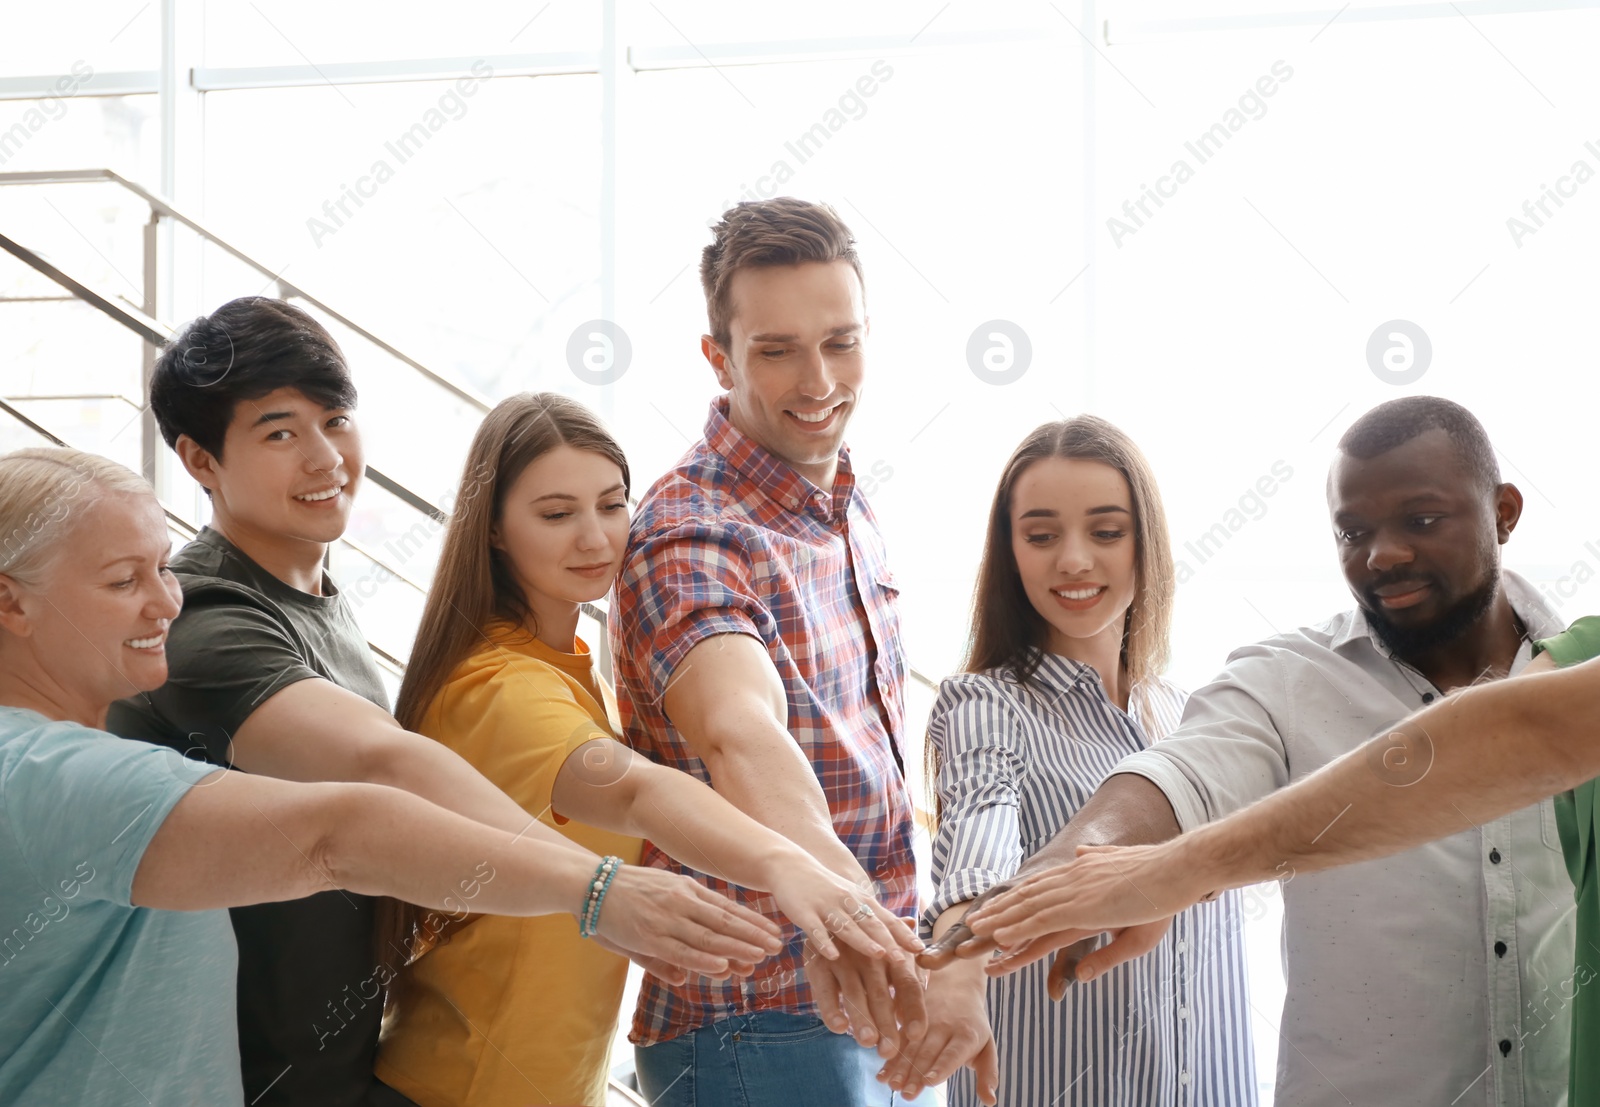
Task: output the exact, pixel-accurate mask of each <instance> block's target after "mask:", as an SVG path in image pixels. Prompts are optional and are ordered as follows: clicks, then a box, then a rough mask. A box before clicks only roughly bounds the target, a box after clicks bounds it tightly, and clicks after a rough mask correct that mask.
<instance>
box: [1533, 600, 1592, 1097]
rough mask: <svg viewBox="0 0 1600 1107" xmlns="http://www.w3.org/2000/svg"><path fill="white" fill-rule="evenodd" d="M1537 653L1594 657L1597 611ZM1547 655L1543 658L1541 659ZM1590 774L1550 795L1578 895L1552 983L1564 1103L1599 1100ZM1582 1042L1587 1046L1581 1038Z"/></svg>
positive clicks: (1558, 663) (1572, 660) (1562, 663)
mask: <svg viewBox="0 0 1600 1107" xmlns="http://www.w3.org/2000/svg"><path fill="white" fill-rule="evenodd" d="M1533 652H1534V653H1535V654H1536V655H1538V656H1537V658H1536V660H1535V661H1534V662H1533V664H1532V665H1530V666H1529V667H1528V672H1535V671H1538V670H1545V669H1552V668H1557V667H1560V668H1565V667H1566V666H1568V665H1576V664H1578V663H1579V662H1581V661H1588V660H1590V659H1591V658H1595V657H1600V616H1594V615H1589V616H1585V617H1584V618H1582V619H1579V620H1578V621H1577V622H1575V623H1573V624H1572V625H1571V626H1570V627H1568V628H1567V630H1566V633H1564V634H1558V635H1556V636H1555V637H1554V638H1546V639H1544V640H1543V641H1540V642H1535V643H1534V644H1533ZM1546 658H1548V659H1549V661H1548V662H1547V661H1546V660H1545V659H1546ZM1596 783H1597V781H1596V780H1586V781H1584V782H1583V783H1582V784H1580V785H1578V786H1577V787H1576V788H1573V789H1572V790H1571V791H1568V792H1562V793H1561V794H1560V795H1558V796H1556V798H1555V804H1556V829H1557V830H1559V831H1560V832H1561V852H1562V853H1563V854H1565V855H1566V859H1567V872H1568V873H1570V874H1571V875H1572V886H1573V888H1574V889H1575V895H1576V897H1577V901H1578V942H1577V948H1576V949H1575V950H1574V951H1573V967H1572V976H1571V977H1569V978H1568V979H1566V980H1563V981H1562V982H1561V983H1560V984H1559V985H1557V987H1556V997H1555V998H1556V999H1557V1001H1558V1002H1562V1003H1565V1002H1568V1001H1569V1000H1570V1001H1571V1003H1572V1077H1571V1085H1570V1088H1569V1091H1568V1099H1567V1102H1568V1104H1569V1107H1588V1105H1591V1104H1600V985H1597V984H1596V981H1597V980H1600V881H1597V879H1596V861H1595V845H1596V843H1595V823H1596V819H1595V814H1596V812H1597V811H1600V790H1597V789H1596V787H1595V785H1596ZM1585 1042H1587V1043H1588V1047H1587V1048H1585V1047H1584V1044H1583V1043H1585Z"/></svg>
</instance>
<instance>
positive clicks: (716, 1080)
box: [633, 1011, 933, 1107]
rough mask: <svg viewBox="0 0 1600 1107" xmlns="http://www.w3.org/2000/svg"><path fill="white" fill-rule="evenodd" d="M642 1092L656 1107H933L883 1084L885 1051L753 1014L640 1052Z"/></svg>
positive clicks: (794, 1021)
mask: <svg viewBox="0 0 1600 1107" xmlns="http://www.w3.org/2000/svg"><path fill="white" fill-rule="evenodd" d="M633 1056H634V1065H635V1068H636V1069H637V1071H638V1074H639V1090H640V1091H641V1092H643V1093H644V1097H645V1099H647V1100H649V1101H650V1103H651V1104H652V1105H653V1107H891V1105H893V1107H902V1105H903V1107H932V1104H933V1093H932V1092H931V1091H924V1092H923V1093H922V1095H920V1096H918V1097H917V1098H916V1099H914V1100H911V1099H906V1098H905V1097H904V1096H902V1095H899V1094H898V1093H895V1092H892V1091H890V1089H889V1086H888V1085H887V1084H881V1083H879V1082H878V1080H877V1072H878V1070H879V1069H881V1068H882V1067H883V1065H884V1061H883V1059H882V1058H881V1057H879V1056H878V1052H877V1050H874V1049H867V1048H866V1047H865V1046H860V1045H857V1044H856V1041H855V1039H854V1038H852V1037H850V1036H849V1035H848V1034H835V1033H834V1032H833V1031H831V1030H829V1029H828V1028H827V1027H826V1026H825V1025H823V1022H822V1020H821V1019H819V1018H817V1017H816V1016H815V1015H791V1014H789V1013H788V1012H786V1011H753V1012H751V1013H749V1014H746V1015H734V1016H733V1017H731V1018H726V1019H722V1020H721V1021H720V1022H714V1023H712V1024H711V1025H710V1026H703V1027H701V1028H700V1029H699V1030H691V1031H689V1032H688V1033H687V1034H682V1035H679V1036H678V1037H676V1038H673V1039H671V1040H669V1041H665V1042H657V1043H656V1044H655V1045H652V1046H635V1047H634V1051H633Z"/></svg>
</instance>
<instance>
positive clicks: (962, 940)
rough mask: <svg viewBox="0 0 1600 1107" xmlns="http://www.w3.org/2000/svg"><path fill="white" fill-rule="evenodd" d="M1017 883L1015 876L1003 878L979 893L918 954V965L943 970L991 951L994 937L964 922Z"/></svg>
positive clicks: (993, 947)
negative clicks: (982, 935) (952, 921)
mask: <svg viewBox="0 0 1600 1107" xmlns="http://www.w3.org/2000/svg"><path fill="white" fill-rule="evenodd" d="M1016 883H1017V878H1012V879H1011V880H1003V881H1001V882H1000V883H999V884H996V885H995V886H994V887H992V888H990V889H988V890H987V891H985V892H983V893H982V894H980V895H979V896H978V897H977V898H976V899H974V900H973V901H972V903H971V904H969V905H968V907H967V910H966V912H965V913H964V914H962V916H961V918H960V920H959V921H958V922H957V923H956V924H955V925H954V926H952V927H950V929H948V930H946V931H945V932H944V933H943V934H941V935H939V936H938V937H937V938H935V939H934V940H933V944H932V945H930V946H929V947H928V948H927V949H925V950H923V951H922V952H921V953H920V954H918V955H917V964H919V965H921V966H922V967H923V968H925V969H942V968H944V967H945V966H946V965H953V964H955V962H956V959H957V958H963V959H965V958H972V957H982V956H985V955H987V954H990V953H993V952H994V950H995V943H994V939H992V938H979V937H978V936H977V935H975V934H973V933H972V928H971V927H970V926H968V925H967V920H968V919H969V918H971V917H972V913H973V912H974V911H976V910H977V909H978V908H980V907H982V906H983V905H984V904H985V903H988V902H989V901H990V900H991V899H993V898H994V897H995V896H998V895H1000V894H1001V893H1003V892H1007V891H1010V890H1011V889H1012V888H1014V887H1015V886H1016Z"/></svg>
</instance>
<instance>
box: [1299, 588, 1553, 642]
mask: <svg viewBox="0 0 1600 1107" xmlns="http://www.w3.org/2000/svg"><path fill="white" fill-rule="evenodd" d="M1500 580H1501V583H1502V584H1503V585H1504V587H1505V590H1506V599H1507V600H1508V601H1509V602H1510V604H1511V610H1512V611H1514V612H1515V613H1516V616H1517V618H1519V619H1521V620H1522V625H1523V626H1524V627H1525V628H1527V632H1528V637H1529V638H1535V639H1537V638H1548V637H1550V636H1551V635H1553V634H1559V633H1560V632H1561V630H1562V624H1561V620H1560V618H1559V617H1558V616H1557V615H1556V613H1555V612H1554V611H1553V610H1551V608H1550V605H1549V604H1547V603H1545V601H1544V597H1543V596H1541V595H1539V593H1538V592H1537V591H1536V590H1535V589H1534V587H1533V585H1531V584H1529V583H1528V582H1527V581H1526V580H1524V579H1522V577H1521V576H1519V575H1518V574H1516V573H1513V572H1512V571H1511V570H1510V569H1502V570H1500ZM1352 642H1367V643H1370V644H1371V646H1372V648H1373V649H1375V650H1377V651H1378V652H1379V653H1380V654H1382V655H1383V656H1385V657H1387V656H1388V655H1389V649H1388V647H1387V646H1385V645H1384V644H1383V639H1381V638H1379V637H1378V633H1377V631H1375V630H1373V629H1372V623H1371V622H1370V621H1368V619H1367V613H1366V611H1365V610H1364V609H1363V608H1362V607H1361V606H1360V605H1359V604H1358V605H1357V606H1356V608H1355V610H1353V611H1351V612H1350V613H1349V614H1348V616H1347V617H1346V619H1345V624H1344V629H1342V630H1341V631H1340V632H1339V633H1338V634H1336V635H1334V638H1333V641H1332V643H1331V648H1332V649H1334V650H1336V651H1337V650H1344V649H1346V648H1347V647H1349V645H1350V644H1351V643H1352Z"/></svg>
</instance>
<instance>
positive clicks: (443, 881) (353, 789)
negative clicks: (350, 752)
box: [313, 784, 599, 916]
mask: <svg viewBox="0 0 1600 1107" xmlns="http://www.w3.org/2000/svg"><path fill="white" fill-rule="evenodd" d="M336 787H338V788H339V793H338V794H337V796H335V797H334V798H333V799H332V800H331V801H329V802H327V803H326V804H325V805H324V807H323V808H322V810H321V812H320V814H321V816H322V818H323V819H324V820H325V827H324V832H323V834H322V836H321V846H320V849H319V851H318V853H317V854H314V855H313V857H315V858H320V861H321V864H320V866H319V867H320V868H322V869H324V870H325V871H326V873H327V875H328V877H329V878H330V879H331V880H332V882H333V883H334V884H335V885H336V886H338V887H341V888H345V889H347V890H349V891H353V892H359V893H363V894H366V895H387V896H393V897H395V898H396V899H402V900H405V901H406V902H408V903H415V904H418V905H420V906H423V907H430V908H435V909H442V910H447V911H451V912H458V911H463V910H466V911H472V912H477V913H483V914H492V915H518V916H525V915H546V914H557V913H562V912H565V913H568V914H574V915H575V914H576V913H577V912H578V910H579V908H580V906H581V904H582V902H583V897H584V894H585V892H586V889H587V883H588V881H589V879H590V878H591V877H592V876H593V874H594V870H595V867H596V865H597V864H598V863H599V858H598V857H596V856H595V855H594V854H593V853H591V852H589V851H588V850H586V849H584V848H583V847H581V846H579V845H577V844H576V843H575V842H572V841H570V840H569V839H567V838H565V837H563V836H562V835H560V834H558V833H556V832H555V831H553V830H551V829H550V828H549V827H547V826H545V825H544V824H542V823H539V822H533V823H531V824H530V825H528V826H527V827H525V828H523V830H522V831H521V832H519V833H510V832H507V831H505V830H501V829H496V828H493V827H489V826H485V825H483V824H481V823H478V822H474V821H473V820H471V819H468V818H466V817H465V816H462V815H459V814H457V813H455V812H453V811H449V810H446V809H444V808H442V807H439V806H437V805H435V804H433V803H430V802H428V801H427V800H424V799H422V798H420V797H418V796H415V795H412V794H410V793H408V792H403V791H400V790H398V789H394V788H386V787H380V786H375V785H364V784H351V785H339V786H336Z"/></svg>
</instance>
